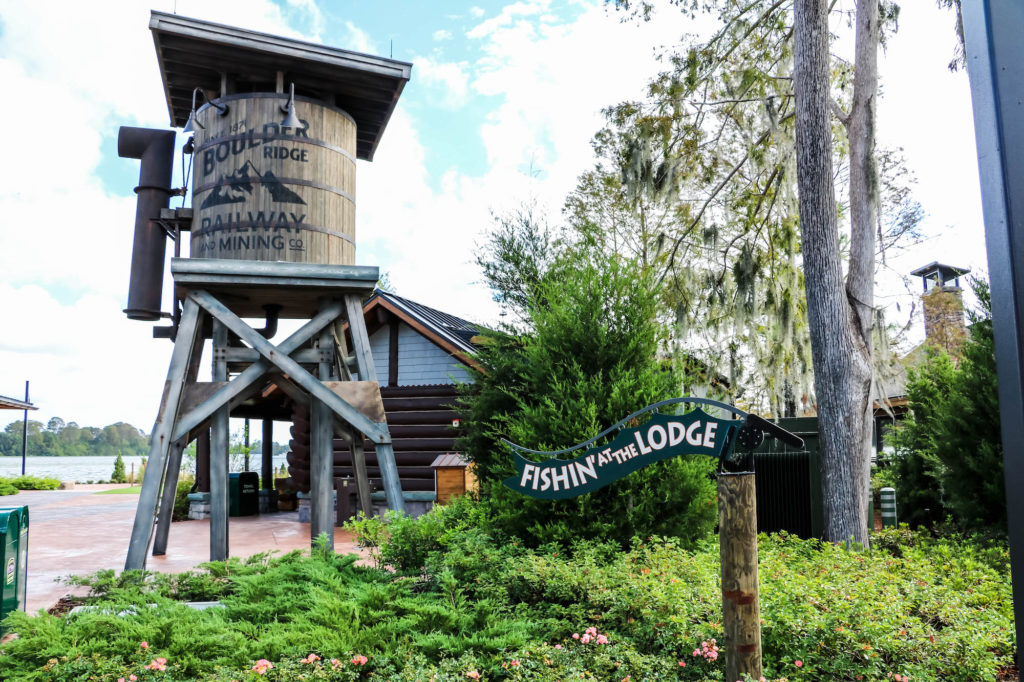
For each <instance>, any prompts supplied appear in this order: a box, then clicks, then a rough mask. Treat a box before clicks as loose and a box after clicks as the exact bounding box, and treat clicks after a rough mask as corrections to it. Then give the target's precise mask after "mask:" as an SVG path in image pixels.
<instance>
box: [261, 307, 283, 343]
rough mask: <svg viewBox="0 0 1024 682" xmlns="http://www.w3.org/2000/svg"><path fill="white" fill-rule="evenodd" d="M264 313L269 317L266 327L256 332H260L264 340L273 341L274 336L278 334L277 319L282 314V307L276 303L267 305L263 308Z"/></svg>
mask: <svg viewBox="0 0 1024 682" xmlns="http://www.w3.org/2000/svg"><path fill="white" fill-rule="evenodd" d="M263 312H265V313H266V315H267V323H266V326H264V327H263V329H257V330H256V331H257V332H259V333H260V336H262V337H263V338H265V339H272V338H274V335H275V334H277V318H278V315H279V314H280V312H281V306H279V305H278V304H276V303H267V304H266V305H265V306H263Z"/></svg>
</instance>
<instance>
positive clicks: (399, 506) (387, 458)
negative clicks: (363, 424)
mask: <svg viewBox="0 0 1024 682" xmlns="http://www.w3.org/2000/svg"><path fill="white" fill-rule="evenodd" d="M345 311H346V313H347V316H348V328H349V332H350V333H351V335H352V348H353V350H354V352H355V356H356V367H357V371H358V372H359V378H360V379H362V380H363V381H377V370H376V369H375V368H374V366H373V355H372V354H371V352H370V339H369V337H368V336H367V335H366V323H365V320H364V319H363V304H362V301H361V300H360V299H359V296H356V295H353V294H349V295H347V296H345ZM350 423H351V422H350ZM352 425H353V426H356V427H357V428H358V426H359V425H358V424H355V423H353V424H352ZM381 427H382V428H383V430H384V433H385V434H387V438H386V440H381V441H378V442H377V443H376V444H375V449H376V450H377V463H378V464H379V465H380V469H381V477H382V478H383V479H384V496H385V497H386V499H387V501H388V507H389V508H391V509H392V510H394V511H398V512H404V511H405V498H404V497H403V496H402V482H401V479H399V477H398V467H397V466H396V465H395V451H394V449H393V448H392V447H391V434H390V433H389V432H388V425H387V423H382V424H381ZM360 430H361V431H362V429H360ZM363 433H366V432H365V431H363Z"/></svg>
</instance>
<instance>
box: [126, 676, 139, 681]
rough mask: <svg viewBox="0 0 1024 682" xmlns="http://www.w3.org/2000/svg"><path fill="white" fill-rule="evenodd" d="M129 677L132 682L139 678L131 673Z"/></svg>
mask: <svg viewBox="0 0 1024 682" xmlns="http://www.w3.org/2000/svg"><path fill="white" fill-rule="evenodd" d="M128 679H129V680H130V681H131V682H135V681H136V680H138V679H139V678H137V677H135V675H129V676H128Z"/></svg>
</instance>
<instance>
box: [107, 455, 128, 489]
mask: <svg viewBox="0 0 1024 682" xmlns="http://www.w3.org/2000/svg"><path fill="white" fill-rule="evenodd" d="M110 482H111V483H127V482H128V475H127V474H126V473H125V470H124V457H122V456H121V453H120V452H118V453H117V459H115V460H114V473H113V474H111V475H110Z"/></svg>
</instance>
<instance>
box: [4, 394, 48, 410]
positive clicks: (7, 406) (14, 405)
mask: <svg viewBox="0 0 1024 682" xmlns="http://www.w3.org/2000/svg"><path fill="white" fill-rule="evenodd" d="M38 409H39V408H38V407H36V406H35V405H33V404H32V403H30V402H26V401H24V400H18V399H17V398H8V397H7V396H4V395H0V410H38Z"/></svg>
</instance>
